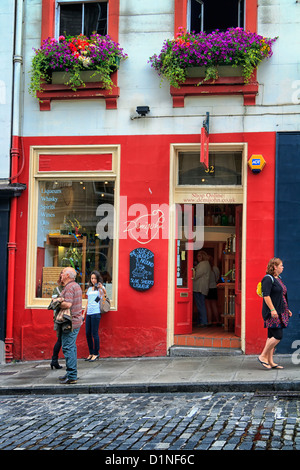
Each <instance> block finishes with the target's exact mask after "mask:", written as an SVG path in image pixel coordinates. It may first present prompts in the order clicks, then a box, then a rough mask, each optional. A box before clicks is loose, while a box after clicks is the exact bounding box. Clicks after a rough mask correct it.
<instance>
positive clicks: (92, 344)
mask: <svg viewBox="0 0 300 470" xmlns="http://www.w3.org/2000/svg"><path fill="white" fill-rule="evenodd" d="M100 317H101V314H100V313H93V314H92V315H87V316H86V317H85V318H86V320H85V333H86V340H87V344H88V348H89V353H90V354H93V355H94V356H98V354H99V348H100V340H99V332H98V330H99V323H100Z"/></svg>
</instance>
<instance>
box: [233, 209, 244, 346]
mask: <svg viewBox="0 0 300 470" xmlns="http://www.w3.org/2000/svg"><path fill="white" fill-rule="evenodd" d="M242 217H243V206H242V205H240V206H236V209H235V226H236V232H235V234H236V251H235V334H236V336H239V337H240V336H241V314H242V303H241V300H242V282H241V278H242V226H243V220H242Z"/></svg>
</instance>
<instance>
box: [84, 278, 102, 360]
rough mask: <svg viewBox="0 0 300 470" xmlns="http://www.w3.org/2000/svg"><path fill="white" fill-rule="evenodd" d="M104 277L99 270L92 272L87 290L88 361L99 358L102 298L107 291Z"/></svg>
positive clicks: (85, 312) (86, 327) (86, 331)
mask: <svg viewBox="0 0 300 470" xmlns="http://www.w3.org/2000/svg"><path fill="white" fill-rule="evenodd" d="M102 282H103V280H102V278H101V276H100V273H99V272H98V271H93V272H92V273H91V279H90V283H89V288H88V290H87V293H86V295H87V304H86V307H85V310H84V312H83V318H85V317H86V322H85V334H86V340H87V344H88V348H89V356H88V357H87V358H86V361H90V362H93V361H96V359H98V358H99V348H100V339H99V332H98V330H99V323H100V318H101V312H100V300H101V297H102V295H103V294H105V293H106V291H105V288H104V287H103V285H102Z"/></svg>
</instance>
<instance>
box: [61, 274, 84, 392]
mask: <svg viewBox="0 0 300 470" xmlns="http://www.w3.org/2000/svg"><path fill="white" fill-rule="evenodd" d="M61 279H62V284H63V285H64V289H63V291H62V293H61V297H62V299H63V301H62V302H61V305H60V306H61V308H62V309H66V308H69V309H70V312H71V316H72V328H71V330H69V331H68V330H67V331H62V335H61V340H62V351H63V353H64V356H65V359H66V369H67V373H66V375H65V376H64V377H59V380H60V383H64V384H74V383H76V382H77V347H76V339H77V335H78V333H79V330H80V327H81V325H82V291H81V289H80V287H79V285H78V284H77V282H75V279H76V271H75V269H73V268H71V267H68V268H64V269H63V271H62V274H61Z"/></svg>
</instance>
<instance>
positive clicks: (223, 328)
mask: <svg viewBox="0 0 300 470" xmlns="http://www.w3.org/2000/svg"><path fill="white" fill-rule="evenodd" d="M196 209H197V208H196V204H188V205H185V211H186V210H188V212H189V217H190V218H191V220H193V221H194V226H193V232H194V233H195V230H196V227H195V223H196V218H195V215H194V214H195V212H196ZM242 211H243V205H242V204H204V242H203V246H202V247H201V252H204V253H202V255H203V256H202V259H203V258H205V259H207V261H208V262H209V265H210V269H211V289H210V291H209V294H208V296H207V297H206V298H205V300H204V306H205V309H204V312H202V313H204V316H203V317H202V318H200V316H199V310H198V309H197V304H196V299H195V295H193V286H194V284H195V283H196V281H195V279H194V277H195V267H196V265H197V253H198V251H199V250H195V249H187V247H188V245H187V239H186V234H185V235H184V236H182V235H181V237H180V238H177V239H176V254H175V256H176V263H175V266H176V274H175V315H174V344H175V345H178V346H198V347H205V346H208V347H226V348H228V347H229V348H234V349H236V348H240V344H241V343H240V342H241V297H242V283H241V271H242V265H241V259H242V256H241V253H242V239H243V234H242ZM206 265H207V263H206ZM212 273H213V274H214V275H212ZM214 279H215V285H213V281H214Z"/></svg>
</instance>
